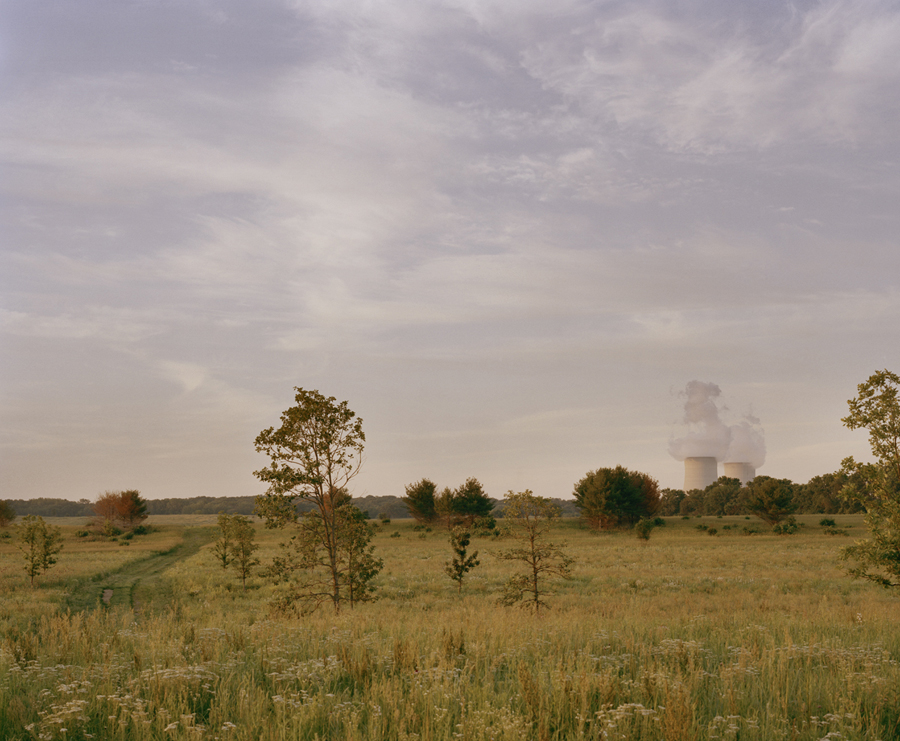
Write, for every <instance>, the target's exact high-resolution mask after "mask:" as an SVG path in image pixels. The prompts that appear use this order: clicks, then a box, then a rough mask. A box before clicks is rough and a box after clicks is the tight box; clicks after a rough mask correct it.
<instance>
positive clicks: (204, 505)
mask: <svg viewBox="0 0 900 741" xmlns="http://www.w3.org/2000/svg"><path fill="white" fill-rule="evenodd" d="M7 501H8V502H9V504H10V506H11V507H12V508H13V510H15V513H16V515H17V516H19V517H24V516H25V515H38V516H40V517H93V516H94V509H93V502H90V501H88V500H87V499H81V500H79V501H77V502H72V501H69V500H68V499H46V498H41V499H9V500H7ZM553 501H554V502H556V503H557V504H558V505H559V506H560V508H561V509H562V511H563V517H578V516H579V514H580V513H579V511H578V508H577V507H576V506H575V502H574V500H570V499H554V500H553ZM146 502H147V513H148V514H151V515H216V514H218V513H219V512H226V513H228V514H235V515H252V514H253V508H254V507H255V506H256V497H191V498H190V499H147V500H146ZM353 503H354V504H355V505H356V506H357V507H359V508H360V509H361V510H362V511H363V512H365V513H366V514H367V515H368V516H369V519H376V518H379V517H381V516H382V515H387V516H388V517H390V518H394V519H403V518H406V517H409V510H408V509H407V508H406V505H405V504H404V503H403V501H402V500H401V499H400V497H354V498H353ZM494 503H495V512H494V514H495V515H496V516H498V517H499V516H502V511H501V510H502V508H497V505H499V504H501V502H500V501H499V500H494ZM306 509H312V505H307V504H306V503H304V502H300V503H299V504H298V505H297V510H298V511H299V512H303V511H304V510H306Z"/></svg>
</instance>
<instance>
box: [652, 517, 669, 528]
mask: <svg viewBox="0 0 900 741" xmlns="http://www.w3.org/2000/svg"><path fill="white" fill-rule="evenodd" d="M665 525H666V521H665V520H664V519H663V518H662V517H654V518H653V527H665Z"/></svg>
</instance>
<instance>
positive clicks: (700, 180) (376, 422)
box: [0, 0, 900, 500]
mask: <svg viewBox="0 0 900 741" xmlns="http://www.w3.org/2000/svg"><path fill="white" fill-rule="evenodd" d="M898 120H900V6H898V4H897V3H896V2H886V1H880V0H865V1H860V0H853V1H852V2H807V1H805V0H799V1H798V2H791V3H788V2H781V1H775V0H735V1H734V2H727V3H723V2H719V1H718V0H716V1H712V0H710V1H708V2H707V1H704V0H696V1H692V0H676V1H674V2H673V1H672V0H659V1H655V2H654V1H651V0H628V1H627V2H625V1H610V2H603V1H600V2H586V1H582V0H554V2H552V3H548V2H545V1H544V0H542V1H541V2H536V1H535V0H433V1H432V0H359V1H355V0H347V1H346V2H342V1H341V0H323V1H321V2H319V1H316V0H308V1H306V0H253V2H249V0H243V1H242V2H237V1H235V0H221V1H217V2H212V1H211V0H177V1H176V0H116V1H115V2H112V1H111V0H79V2H77V3H73V2H66V1H65V0H8V1H7V2H4V3H3V4H2V7H0V498H6V499H19V498H34V497H61V498H66V499H73V500H74V499H80V498H87V499H91V500H93V499H95V498H96V497H97V496H98V494H100V493H102V492H104V491H108V490H119V489H126V488H127V489H131V488H135V489H139V490H140V491H141V492H142V494H143V495H144V496H145V497H146V498H148V499H157V498H163V497H192V496H239V495H253V494H261V493H263V492H264V491H265V488H264V486H263V485H262V484H261V483H260V482H259V481H257V479H255V478H254V476H253V471H254V470H256V469H259V468H262V467H263V466H264V465H266V464H267V460H266V459H265V458H264V457H263V456H261V455H260V454H258V453H256V452H255V450H254V446H253V441H254V439H255V437H256V436H257V434H258V433H259V432H260V431H261V430H263V429H264V428H267V427H269V426H272V425H276V426H277V425H278V423H279V416H280V413H281V412H282V411H283V410H284V409H286V408H287V407H289V406H291V405H292V404H293V402H294V391H293V388H294V387H295V386H298V387H302V388H306V389H317V390H319V391H320V392H321V393H323V394H325V395H326V396H334V397H335V398H336V399H337V400H338V401H343V400H346V401H347V402H348V404H349V406H350V408H351V409H353V410H354V411H355V412H356V413H357V414H358V415H359V416H360V417H361V418H362V419H363V427H364V430H365V433H366V438H367V444H366V453H365V460H364V463H363V467H362V470H361V472H360V474H359V476H358V477H357V478H356V479H355V481H354V485H353V487H352V492H353V494H354V495H356V496H365V495H371V496H384V495H396V496H402V495H403V493H404V487H405V486H406V485H407V484H410V483H412V482H414V481H417V480H419V479H421V478H423V477H427V478H430V479H432V480H433V481H435V482H436V483H437V484H438V485H439V486H441V487H443V486H451V487H455V486H458V485H459V484H461V483H462V482H463V481H465V480H466V479H467V478H469V477H472V476H474V477H476V478H478V479H479V480H480V481H481V482H482V484H483V485H484V487H485V490H486V491H487V493H488V494H490V495H491V496H494V497H498V498H499V497H502V496H503V494H504V493H505V492H506V491H508V490H514V491H522V490H524V489H526V488H527V489H531V490H532V491H534V493H536V494H539V495H542V496H551V497H565V498H568V497H571V496H572V490H573V487H574V485H575V483H576V482H577V481H578V480H579V479H580V478H581V477H583V476H584V475H585V474H586V473H587V472H588V471H592V470H595V469H597V468H600V467H604V466H615V465H619V464H621V465H624V466H627V467H629V468H632V469H635V470H639V471H642V472H645V473H649V474H651V475H652V476H654V477H655V478H657V479H658V481H659V482H660V485H661V486H663V487H672V488H680V487H681V485H682V483H683V477H684V472H683V464H682V463H680V462H679V461H678V460H676V459H675V458H674V457H673V456H672V455H670V453H669V449H670V446H671V443H672V441H673V440H677V439H679V437H680V436H683V435H685V434H689V432H690V430H689V427H688V426H686V425H685V424H684V421H685V403H686V399H687V398H688V397H687V395H686V393H685V392H686V390H687V389H688V387H689V384H691V383H692V382H697V383H701V384H712V385H715V386H716V387H718V388H719V389H720V391H721V393H720V394H719V395H717V396H716V397H715V398H714V400H713V401H714V403H715V405H716V410H715V411H716V415H717V418H719V419H720V420H721V422H722V424H724V425H726V426H727V425H741V424H743V422H742V420H748V419H749V420H755V421H754V423H753V424H754V429H755V430H757V431H758V432H759V433H760V434H764V438H765V448H766V458H765V463H764V465H763V466H762V467H761V468H759V469H758V473H760V474H766V475H769V476H776V477H779V478H790V479H792V480H793V481H797V482H805V481H807V480H808V479H809V478H811V477H813V476H816V475H819V474H823V473H828V472H831V471H834V470H837V469H838V468H839V467H840V462H841V459H842V458H844V457H845V456H847V455H854V456H857V457H858V458H862V459H864V460H868V459H870V457H869V454H868V444H867V438H866V433H865V431H849V430H847V429H845V428H844V427H843V426H842V424H841V417H843V416H845V415H846V414H847V400H848V399H850V398H851V397H853V396H854V395H855V393H856V386H857V384H859V383H861V382H862V381H864V380H865V379H866V378H867V377H868V376H869V375H870V374H872V373H873V372H875V371H876V370H879V369H882V368H888V369H891V370H894V371H900V362H898V361H900V342H898V340H900V321H898V320H900V249H898V237H897V235H898V233H900V171H898V156H900V126H898Z"/></svg>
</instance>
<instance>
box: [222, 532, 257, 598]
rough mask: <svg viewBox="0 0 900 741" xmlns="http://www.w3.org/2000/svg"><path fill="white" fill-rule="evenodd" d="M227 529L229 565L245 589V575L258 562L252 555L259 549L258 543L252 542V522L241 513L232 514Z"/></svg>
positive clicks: (246, 575)
mask: <svg viewBox="0 0 900 741" xmlns="http://www.w3.org/2000/svg"><path fill="white" fill-rule="evenodd" d="M220 517H221V515H220ZM226 517H227V515H226ZM228 530H230V536H231V544H230V549H229V556H230V560H231V565H232V566H233V567H234V568H235V569H236V570H237V572H238V575H239V576H240V577H241V587H242V588H243V589H244V590H245V591H246V589H247V577H248V576H250V571H251V569H252V568H253V567H254V566H256V565H257V564H258V563H259V559H258V558H256V557H255V556H254V555H253V554H254V553H255V552H256V551H257V550H258V549H259V545H258V544H257V543H254V542H253V536H254V534H255V533H254V530H253V523H252V522H250V520H249V519H247V518H246V517H244V516H242V515H232V517H231V522H230V523H229V524H228Z"/></svg>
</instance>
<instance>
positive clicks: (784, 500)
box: [747, 476, 797, 526]
mask: <svg viewBox="0 0 900 741" xmlns="http://www.w3.org/2000/svg"><path fill="white" fill-rule="evenodd" d="M747 510H748V511H749V512H750V513H751V514H754V515H756V516H757V517H758V518H759V519H761V520H762V521H763V522H765V523H766V524H768V525H773V526H774V525H777V524H778V523H779V522H781V520H783V519H784V518H785V517H787V516H788V515H792V514H793V513H794V512H796V511H797V506H796V505H795V504H794V484H793V483H792V482H791V481H789V480H788V479H774V478H772V477H771V476H757V477H756V478H755V479H753V481H751V482H750V483H749V484H747Z"/></svg>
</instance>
